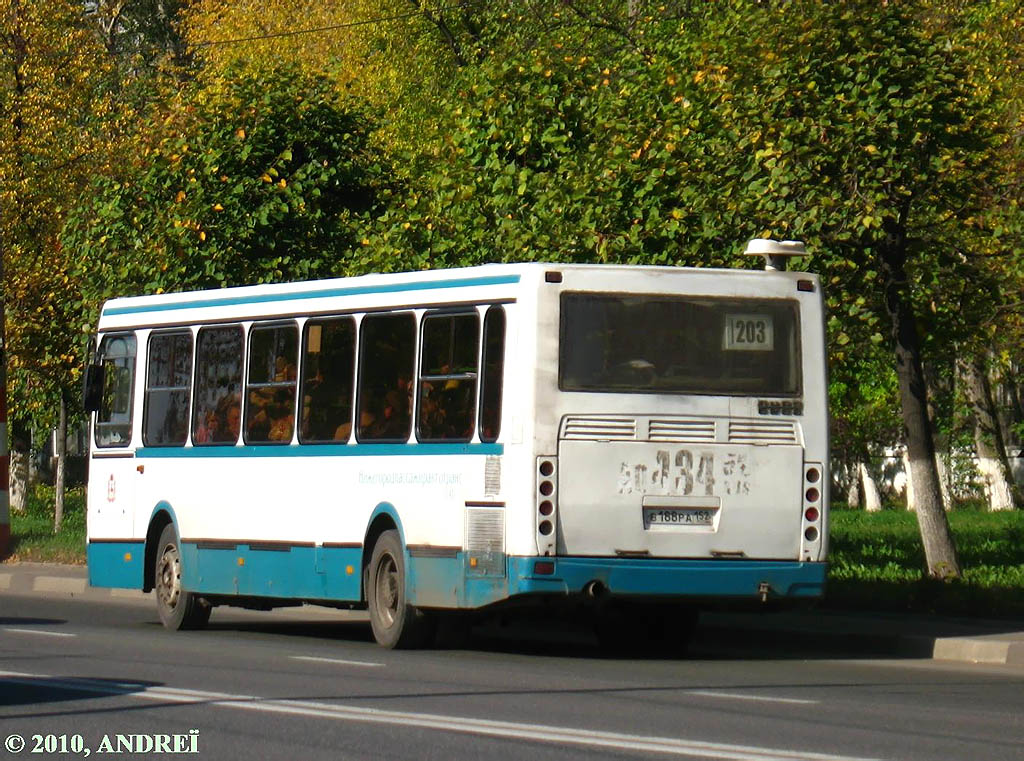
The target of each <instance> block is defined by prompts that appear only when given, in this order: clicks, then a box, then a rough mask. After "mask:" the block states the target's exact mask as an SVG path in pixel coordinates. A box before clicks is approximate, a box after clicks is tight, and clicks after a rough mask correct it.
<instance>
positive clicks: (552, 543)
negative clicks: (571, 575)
mask: <svg viewBox="0 0 1024 761" xmlns="http://www.w3.org/2000/svg"><path fill="white" fill-rule="evenodd" d="M535 505H536V516H537V551H538V553H539V554H541V555H554V554H555V548H556V545H557V539H558V537H557V536H556V534H555V520H556V509H557V506H558V467H557V459H556V458H555V457H554V456H542V457H538V458H537V491H536V494H535Z"/></svg>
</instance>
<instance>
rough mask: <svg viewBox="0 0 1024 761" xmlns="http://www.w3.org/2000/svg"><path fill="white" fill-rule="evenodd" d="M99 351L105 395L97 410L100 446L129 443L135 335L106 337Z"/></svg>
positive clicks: (97, 444)
mask: <svg viewBox="0 0 1024 761" xmlns="http://www.w3.org/2000/svg"><path fill="white" fill-rule="evenodd" d="M99 353H100V363H101V364H102V366H103V395H102V398H101V401H100V408H99V410H97V412H96V446H98V447H123V446H127V445H128V444H129V443H131V440H132V400H133V397H134V395H133V391H134V387H135V336H132V335H127V336H124V335H122V336H106V337H104V339H103V343H102V344H101V345H100V352H99Z"/></svg>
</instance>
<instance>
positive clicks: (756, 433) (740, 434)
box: [729, 420, 798, 444]
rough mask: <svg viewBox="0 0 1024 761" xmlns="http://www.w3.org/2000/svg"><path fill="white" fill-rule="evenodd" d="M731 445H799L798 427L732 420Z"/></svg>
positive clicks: (763, 421)
mask: <svg viewBox="0 0 1024 761" xmlns="http://www.w3.org/2000/svg"><path fill="white" fill-rule="evenodd" d="M729 443H730V444H797V443H798V441H797V435H796V425H794V424H793V423H788V422H777V421H774V420H772V421H768V420H731V421H729Z"/></svg>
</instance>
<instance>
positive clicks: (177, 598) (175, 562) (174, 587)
mask: <svg viewBox="0 0 1024 761" xmlns="http://www.w3.org/2000/svg"><path fill="white" fill-rule="evenodd" d="M153 578H154V587H155V592H156V610H157V613H159V614H160V621H161V623H163V625H164V626H165V627H167V628H168V629H172V630H177V629H202V628H203V627H204V626H206V622H207V621H209V620H210V610H211V606H210V605H209V604H208V603H207V602H206V601H205V600H202V599H200V598H199V597H198V596H197V595H195V594H193V593H192V592H188V591H186V590H184V589H182V588H181V552H180V550H179V549H178V534H177V532H175V530H174V525H173V524H171V523H168V524H167V525H166V526H164V530H163V531H162V532H161V534H160V544H158V545H157V548H156V569H155V573H154V574H153Z"/></svg>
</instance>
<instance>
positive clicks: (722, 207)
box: [373, 0, 1019, 577]
mask: <svg viewBox="0 0 1024 761" xmlns="http://www.w3.org/2000/svg"><path fill="white" fill-rule="evenodd" d="M569 5H571V6H577V5H582V4H569ZM550 7H551V9H552V13H551V17H552V18H555V17H556V16H557V12H556V11H555V8H559V7H560V6H558V5H555V4H552V5H551V6H550ZM926 10H927V9H926V8H925V6H923V5H922V4H921V3H918V2H891V3H885V4H882V5H878V4H876V3H873V2H860V1H858V2H849V3H842V4H830V3H821V2H817V0H797V1H796V2H790V3H785V4H778V3H754V2H742V1H740V0H734V1H733V2H730V3H719V4H715V5H714V7H713V8H712V7H701V6H693V7H690V8H689V9H688V10H687V12H686V13H682V14H680V16H679V17H677V18H667V17H666V16H664V15H661V16H645V17H643V18H641V19H629V20H622V19H620V20H619V22H618V26H617V27H616V25H615V23H614V22H615V19H614V17H609V16H602V17H601V19H600V23H598V22H595V23H593V24H591V26H590V31H589V32H587V33H581V32H580V26H579V24H576V23H574V24H572V25H570V24H566V25H564V26H562V27H559V26H557V25H548V26H544V25H538V24H537V23H534V24H533V26H528V24H529V21H530V19H529V18H528V17H526V16H525V15H521V16H520V18H518V19H517V20H516V21H518V22H519V23H520V29H521V31H520V32H519V33H517V34H515V35H512V36H511V37H510V39H514V40H521V39H522V38H523V37H532V41H531V43H530V44H528V45H521V46H519V47H515V46H511V45H510V46H507V47H505V48H500V46H495V49H496V50H498V49H499V48H500V52H495V53H494V54H492V55H489V56H487V57H486V58H485V60H484V61H483V62H482V63H481V64H480V65H479V66H476V67H467V68H466V69H464V70H462V71H461V73H460V77H459V78H458V80H457V83H456V87H455V88H454V89H453V91H452V92H451V93H450V94H449V95H448V96H447V100H446V101H445V102H444V104H443V107H442V108H440V109H439V110H438V112H439V113H441V114H448V116H447V117H441V118H440V120H439V123H438V124H437V126H436V128H435V129H436V132H435V133H433V134H432V135H431V138H430V139H429V140H427V141H426V144H427V145H429V146H431V150H430V151H429V152H426V153H425V155H423V156H420V157H419V161H416V160H409V161H407V162H403V163H404V164H405V165H406V166H408V167H411V168H412V169H411V171H410V176H409V178H408V188H409V190H408V193H407V194H406V195H405V197H403V198H401V199H400V202H399V203H398V204H395V205H393V206H392V208H391V209H390V210H389V212H388V214H386V215H384V216H383V217H382V218H381V223H382V224H381V226H380V228H379V230H378V233H377V235H376V237H375V238H374V239H373V244H374V245H373V248H374V252H375V253H376V254H377V255H378V256H379V262H378V264H379V265H380V266H382V267H385V266H387V264H388V262H391V261H394V260H395V257H396V256H397V255H401V252H409V251H414V252H417V254H416V255H415V256H413V257H412V258H408V257H407V258H406V259H405V260H404V261H403V266H408V265H410V264H411V265H414V266H420V265H427V264H429V265H431V266H435V265H441V264H449V263H467V262H472V261H479V260H481V259H494V258H500V259H517V258H551V259H559V260H573V259H581V260H597V261H626V262H644V263H687V264H705V265H708V264H721V263H736V258H735V252H736V247H737V244H738V243H740V242H742V241H743V240H744V239H746V238H748V237H754V236H770V237H777V238H790V237H796V238H802V239H804V240H806V241H807V242H808V244H809V249H810V250H811V251H813V252H814V258H813V260H812V262H813V265H814V266H815V267H816V268H817V269H820V270H821V271H822V272H823V274H824V277H825V283H826V285H827V287H828V296H829V304H830V310H831V314H832V315H833V316H837V318H838V319H837V320H836V321H835V322H834V323H832V325H831V341H832V345H833V347H839V349H841V348H842V347H844V346H846V345H847V344H851V343H852V342H853V341H854V340H857V341H861V340H866V341H867V342H868V344H867V345H887V346H888V347H889V351H890V352H891V355H890V356H891V358H892V360H893V368H894V371H895V377H896V380H897V386H896V388H897V392H898V401H899V409H900V411H901V421H902V426H901V427H902V429H903V435H904V436H905V440H906V443H907V447H908V450H909V462H910V470H911V473H910V477H911V478H912V479H913V481H914V493H915V495H916V498H917V502H918V510H917V515H918V520H919V523H920V524H921V533H922V538H923V542H924V545H925V554H926V558H927V566H928V573H929V574H931V575H933V576H937V577H947V576H956V575H958V573H959V562H958V560H957V557H956V551H955V546H954V543H953V540H952V536H951V534H950V532H949V528H948V523H947V521H946V517H945V513H944V511H943V507H942V499H941V490H940V485H939V478H938V474H937V469H936V465H935V448H934V440H933V436H932V426H931V422H930V421H929V416H928V407H929V404H928V394H927V387H926V384H925V377H924V370H923V364H922V357H923V356H925V352H926V351H939V350H941V351H944V352H951V351H952V350H951V348H950V347H951V346H952V343H953V342H954V341H955V340H956V339H957V338H959V337H961V336H962V335H964V333H965V332H966V331H967V329H968V328H969V326H970V323H971V322H972V321H976V319H977V316H976V315H977V312H976V311H973V310H972V309H971V308H970V307H972V306H973V304H972V302H971V300H970V298H969V294H971V293H972V292H977V291H976V290H975V289H976V288H978V287H979V284H984V283H988V282H991V277H990V274H991V273H989V272H987V271H986V270H985V268H984V267H982V266H980V263H979V261H978V260H976V259H975V258H972V257H969V256H966V255H965V254H964V252H965V251H970V250H972V247H973V246H974V245H975V244H976V243H977V240H978V238H979V232H978V230H977V229H975V228H972V225H974V224H975V223H976V221H977V220H978V219H979V215H980V214H981V213H982V211H983V209H984V200H985V198H986V194H987V193H988V192H989V191H990V189H992V188H994V187H995V186H996V185H997V184H998V178H997V174H996V170H995V167H996V163H995V161H994V155H995V151H996V150H997V148H998V144H999V143H998V140H996V139H995V137H996V135H997V132H996V128H995V126H994V125H993V123H992V121H991V119H990V118H989V111H988V110H987V109H988V105H989V104H988V101H987V99H986V96H985V95H984V93H981V94H979V93H978V92H976V91H975V90H974V88H973V85H972V83H971V81H970V78H969V76H968V74H969V71H968V70H967V68H966V66H965V65H964V64H963V54H962V50H961V49H960V48H959V47H958V46H957V44H956V41H955V40H950V39H948V38H946V37H944V36H942V35H941V34H937V33H935V32H934V31H933V30H931V29H930V28H928V27H927V26H926V25H925V23H924V22H925V21H926V20H927V19H926V13H925V11H926ZM579 17H580V14H577V20H578V18H579ZM609 19H611V21H609ZM631 24H632V26H630V25H631ZM616 40H617V41H618V42H619V43H620V44H614V43H615V41H616ZM489 49H490V48H489ZM608 51H614V53H613V54H609V52H608ZM1014 235H1015V233H1014V232H1013V230H1012V229H1009V228H1007V229H1001V230H996V229H995V228H993V227H991V226H985V227H984V236H985V237H986V239H987V240H988V242H989V244H992V243H993V242H994V241H998V242H1000V243H1001V244H1007V245H1011V246H1012V245H1017V244H1015V243H1013V241H1014V240H1018V241H1019V238H1014ZM950 285H952V291H953V294H954V298H953V299H949V298H947V296H946V291H949V290H950ZM974 301H977V300H976V299H974ZM963 307H968V308H967V309H966V310H965V309H963ZM958 308H959V309H958ZM961 313H963V314H964V316H963V317H958V315H959V314H961ZM919 323H920V324H921V325H923V326H925V327H926V328H927V330H926V331H925V333H924V337H923V338H922V333H921V331H920V328H919ZM843 354H849V355H850V359H846V358H843V356H842V355H843ZM833 359H834V360H836V361H839V362H846V361H850V360H852V361H854V362H859V361H860V360H858V359H857V352H856V351H855V350H851V351H849V352H845V351H841V350H837V351H834V352H833Z"/></svg>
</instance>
